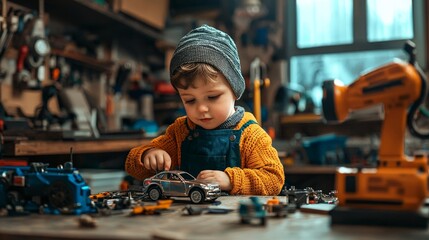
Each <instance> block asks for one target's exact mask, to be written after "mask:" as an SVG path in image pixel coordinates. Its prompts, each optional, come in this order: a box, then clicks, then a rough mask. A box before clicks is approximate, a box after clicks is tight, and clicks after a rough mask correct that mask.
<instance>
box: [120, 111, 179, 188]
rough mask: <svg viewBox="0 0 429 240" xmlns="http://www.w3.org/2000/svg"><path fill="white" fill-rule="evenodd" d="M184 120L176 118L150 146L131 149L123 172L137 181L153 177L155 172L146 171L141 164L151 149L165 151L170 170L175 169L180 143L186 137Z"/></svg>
mask: <svg viewBox="0 0 429 240" xmlns="http://www.w3.org/2000/svg"><path fill="white" fill-rule="evenodd" d="M184 120H185V119H184V118H178V119H177V120H176V121H175V122H174V123H173V124H171V125H170V126H169V127H168V128H167V130H166V132H165V134H163V135H160V136H158V137H156V138H154V139H153V140H152V141H151V142H150V144H148V145H142V146H137V147H134V148H132V149H131V150H130V152H129V153H128V155H127V158H126V160H125V171H126V172H127V173H128V174H130V175H131V176H132V177H134V178H136V179H139V180H143V179H145V178H147V177H150V176H153V175H154V174H155V172H154V171H150V170H148V169H146V168H145V167H144V165H143V163H142V157H143V155H144V153H145V152H146V151H147V150H149V149H151V148H160V149H163V150H164V151H166V152H167V153H168V154H169V155H170V157H171V169H174V168H176V167H177V166H178V165H179V161H180V160H179V156H180V143H181V141H182V140H183V138H184V136H186V132H185V131H186V126H185V124H184Z"/></svg>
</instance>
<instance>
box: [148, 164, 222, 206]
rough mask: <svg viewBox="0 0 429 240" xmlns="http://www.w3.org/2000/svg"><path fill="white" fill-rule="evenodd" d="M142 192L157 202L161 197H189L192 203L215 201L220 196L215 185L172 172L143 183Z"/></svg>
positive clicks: (218, 189)
mask: <svg viewBox="0 0 429 240" xmlns="http://www.w3.org/2000/svg"><path fill="white" fill-rule="evenodd" d="M143 191H144V192H145V193H147V194H148V196H149V198H150V199H151V200H153V201H157V200H158V199H160V198H161V197H189V198H190V199H191V201H192V203H202V202H204V201H213V200H216V199H217V198H218V197H219V196H220V194H221V191H220V187H219V184H217V183H206V182H203V181H199V180H197V179H196V178H195V177H194V176H192V175H191V174H189V173H187V172H184V171H179V170H173V171H163V172H160V173H158V174H156V175H155V176H153V177H150V178H146V179H145V180H144V181H143Z"/></svg>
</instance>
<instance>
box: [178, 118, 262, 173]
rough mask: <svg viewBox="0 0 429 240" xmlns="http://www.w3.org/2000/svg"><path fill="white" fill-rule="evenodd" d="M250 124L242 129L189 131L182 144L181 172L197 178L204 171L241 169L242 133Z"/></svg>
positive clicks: (200, 129) (246, 124) (252, 122)
mask: <svg viewBox="0 0 429 240" xmlns="http://www.w3.org/2000/svg"><path fill="white" fill-rule="evenodd" d="M250 124H256V122H255V121H253V120H250V121H248V122H247V123H245V124H244V125H243V126H242V127H241V128H240V129H238V130H233V129H219V130H205V129H202V128H200V127H197V128H196V129H190V128H189V126H188V125H187V124H186V126H188V129H189V135H188V136H187V137H186V139H185V140H184V141H183V142H182V149H181V150H182V156H181V157H182V160H181V166H180V170H182V171H186V172H188V173H190V174H192V175H193V176H194V177H197V176H198V174H199V173H200V172H201V171H202V170H208V169H209V170H220V171H224V170H225V169H226V168H227V167H240V166H241V158H240V146H239V144H240V138H241V133H242V132H243V131H244V129H246V127H248V126H249V125H250Z"/></svg>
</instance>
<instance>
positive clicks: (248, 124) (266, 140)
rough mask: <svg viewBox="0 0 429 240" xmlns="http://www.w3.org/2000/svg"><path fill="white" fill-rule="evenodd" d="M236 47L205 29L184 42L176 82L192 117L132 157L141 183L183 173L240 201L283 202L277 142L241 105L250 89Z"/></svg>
mask: <svg viewBox="0 0 429 240" xmlns="http://www.w3.org/2000/svg"><path fill="white" fill-rule="evenodd" d="M240 68H241V66H240V60H239V57H238V53H237V48H236V46H235V44H234V42H233V40H232V39H231V37H230V36H229V35H227V34H226V33H224V32H222V31H220V30H218V29H215V28H213V27H210V26H208V25H203V26H201V27H198V28H196V29H194V30H192V31H190V32H189V33H188V34H187V35H185V36H184V37H183V38H182V39H181V40H180V42H179V44H178V46H177V48H176V50H175V52H174V54H173V57H172V59H171V64H170V78H171V83H172V85H173V86H174V87H175V89H176V90H177V91H178V93H179V95H180V98H181V100H182V102H183V105H184V107H185V110H186V115H187V116H183V117H179V118H178V119H176V120H175V122H174V123H173V124H171V125H170V126H169V127H168V128H167V130H166V132H165V134H164V135H161V136H159V137H157V138H155V139H153V140H152V141H151V143H150V144H149V145H146V146H138V147H135V148H133V149H131V151H130V152H129V154H128V156H127V159H126V163H125V170H126V171H127V172H128V173H129V174H130V175H131V176H133V177H135V178H137V179H140V180H142V179H144V178H146V177H150V176H152V175H154V174H155V173H156V171H162V170H169V169H180V170H183V171H186V172H189V173H190V174H192V175H194V176H195V177H197V179H201V180H206V181H211V182H218V183H219V184H220V188H221V189H222V191H227V192H229V193H230V194H234V195H238V194H240V195H277V194H279V193H280V191H281V188H282V186H283V183H284V180H285V177H284V171H283V165H282V164H281V162H280V159H279V157H278V153H277V151H276V149H274V148H273V146H272V142H271V138H270V137H269V136H268V134H267V133H266V132H265V131H264V130H263V129H262V128H261V127H260V126H259V125H258V123H257V122H256V119H255V117H254V116H253V115H252V114H251V113H249V112H245V111H244V109H243V108H242V107H240V106H234V104H235V100H237V99H239V98H240V97H241V95H242V94H243V91H244V89H245V82H244V79H243V76H242V75H241V69H240Z"/></svg>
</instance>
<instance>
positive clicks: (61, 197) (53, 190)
mask: <svg viewBox="0 0 429 240" xmlns="http://www.w3.org/2000/svg"><path fill="white" fill-rule="evenodd" d="M48 201H49V204H50V205H51V206H52V207H54V208H58V209H60V210H64V209H68V210H72V209H73V208H74V207H73V202H74V201H73V194H72V192H71V191H70V189H69V188H68V187H67V185H66V184H65V183H63V182H54V183H53V184H52V186H51V187H50V188H49V195H48Z"/></svg>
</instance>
